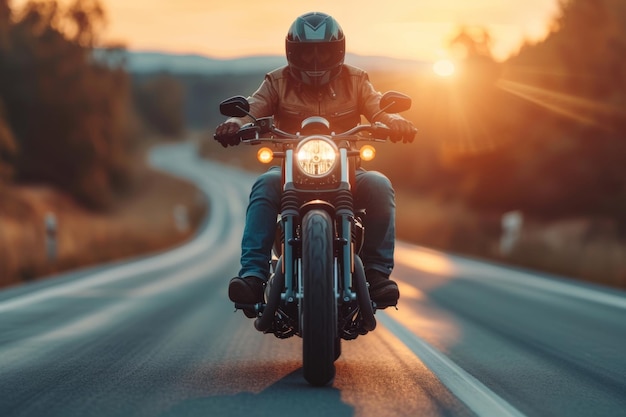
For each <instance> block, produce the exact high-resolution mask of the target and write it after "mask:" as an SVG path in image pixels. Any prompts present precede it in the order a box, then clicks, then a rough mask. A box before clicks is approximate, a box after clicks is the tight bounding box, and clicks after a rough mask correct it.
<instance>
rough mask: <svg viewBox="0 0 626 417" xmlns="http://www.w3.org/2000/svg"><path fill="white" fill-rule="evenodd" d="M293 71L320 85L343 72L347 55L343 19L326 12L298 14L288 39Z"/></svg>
mask: <svg viewBox="0 0 626 417" xmlns="http://www.w3.org/2000/svg"><path fill="white" fill-rule="evenodd" d="M285 49H286V51H287V62H288V64H289V70H290V71H291V74H292V75H293V76H294V77H295V78H296V79H298V80H300V81H302V82H303V83H304V84H308V85H312V86H315V87H319V86H321V85H324V84H327V83H329V82H330V81H331V80H332V79H334V78H335V77H337V76H338V75H339V73H340V72H341V66H342V65H343V59H344V57H345V55H346V38H345V37H344V35H343V30H342V29H341V26H339V23H337V21H336V20H335V19H334V18H333V17H332V16H329V15H327V14H325V13H319V12H312V13H307V14H303V15H302V16H300V17H298V18H297V19H296V20H295V21H294V22H293V24H292V25H291V27H290V28H289V32H288V33H287V38H286V39H285Z"/></svg>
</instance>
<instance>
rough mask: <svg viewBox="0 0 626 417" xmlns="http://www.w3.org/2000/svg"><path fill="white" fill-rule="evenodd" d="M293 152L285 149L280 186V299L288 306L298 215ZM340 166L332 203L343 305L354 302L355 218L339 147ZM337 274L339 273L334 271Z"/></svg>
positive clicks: (292, 291) (345, 152) (343, 152)
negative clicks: (282, 273)
mask: <svg viewBox="0 0 626 417" xmlns="http://www.w3.org/2000/svg"><path fill="white" fill-rule="evenodd" d="M293 152H294V151H293V149H292V148H290V149H287V150H286V151H285V159H284V164H285V165H284V169H283V172H284V176H285V178H284V187H283V199H282V210H281V219H282V222H283V231H284V233H285V236H284V240H283V241H284V248H283V259H284V262H283V263H282V267H283V268H284V270H283V272H284V276H285V277H286V279H285V293H284V295H283V300H284V301H285V302H287V303H292V302H294V301H295V299H296V292H295V289H294V280H293V279H290V278H289V277H293V276H294V269H295V264H294V259H295V256H294V250H295V247H296V236H295V227H294V225H295V224H296V221H297V219H298V217H299V215H300V201H299V199H298V197H297V194H296V192H295V188H294V186H293ZM339 157H340V164H341V186H340V190H339V191H338V192H337V198H336V201H335V202H334V204H335V214H336V219H337V227H338V229H339V231H340V236H339V239H338V242H339V245H340V246H339V247H338V249H339V251H338V253H339V254H340V255H339V256H340V257H341V260H342V262H341V266H342V271H341V272H342V274H341V276H342V277H343V286H342V287H343V290H342V293H341V299H342V300H343V301H344V302H349V301H352V300H355V299H356V293H355V292H353V291H351V288H352V272H353V271H354V259H353V256H354V254H353V248H352V227H353V224H352V222H353V219H354V208H353V202H352V191H351V189H350V178H349V173H350V166H349V160H348V150H347V149H345V148H341V149H340V150H339ZM337 272H339V271H337Z"/></svg>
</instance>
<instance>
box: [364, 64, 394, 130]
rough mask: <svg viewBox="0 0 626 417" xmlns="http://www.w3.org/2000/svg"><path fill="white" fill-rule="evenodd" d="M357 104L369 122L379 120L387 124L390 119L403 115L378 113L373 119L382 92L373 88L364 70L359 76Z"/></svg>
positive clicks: (378, 106)
mask: <svg viewBox="0 0 626 417" xmlns="http://www.w3.org/2000/svg"><path fill="white" fill-rule="evenodd" d="M358 91H359V103H360V104H359V105H360V106H361V113H362V114H363V115H364V116H365V117H366V118H367V120H369V121H370V123H374V122H381V123H384V124H386V125H389V124H390V123H391V121H393V120H397V119H402V120H404V117H402V116H400V115H399V114H395V113H385V112H383V113H380V114H379V115H378V116H376V118H375V119H374V120H373V119H372V118H373V117H374V115H375V114H376V113H377V112H378V111H379V110H380V99H381V98H382V94H381V93H380V92H378V91H376V90H375V89H374V86H373V85H372V83H371V81H370V80H369V77H368V75H367V73H366V72H363V74H362V75H361V77H360V80H359V87H358Z"/></svg>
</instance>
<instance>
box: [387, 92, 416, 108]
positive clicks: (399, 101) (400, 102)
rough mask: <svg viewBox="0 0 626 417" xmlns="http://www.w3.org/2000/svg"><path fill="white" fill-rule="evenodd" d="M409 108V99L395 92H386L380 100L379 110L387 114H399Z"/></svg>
mask: <svg viewBox="0 0 626 417" xmlns="http://www.w3.org/2000/svg"><path fill="white" fill-rule="evenodd" d="M410 108H411V97H409V96H407V95H406V94H402V93H399V92H397V91H388V92H386V93H385V94H383V96H382V98H381V99H380V109H381V110H382V111H385V112H387V113H400V112H403V111H406V110H408V109H410Z"/></svg>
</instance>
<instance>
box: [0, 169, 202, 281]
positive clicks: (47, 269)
mask: <svg viewBox="0 0 626 417" xmlns="http://www.w3.org/2000/svg"><path fill="white" fill-rule="evenodd" d="M0 201H1V202H2V204H0V287H6V286H10V285H15V284H18V283H21V282H25V281H30V280H33V279H38V278H42V277H45V276H47V275H50V274H54V273H58V272H61V271H67V270H71V269H74V268H78V267H84V266H88V265H94V264H98V263H104V262H108V261H114V260H120V259H124V258H129V257H133V256H138V255H143V254H148V253H151V252H155V251H159V250H163V249H166V248H169V247H172V246H175V245H178V244H181V243H183V242H184V241H186V240H188V239H189V238H190V237H191V236H192V234H193V233H194V231H195V229H196V227H197V225H198V224H199V222H200V221H201V220H202V218H203V217H204V216H205V214H206V213H207V206H206V203H205V201H204V199H203V198H201V196H200V195H199V193H198V191H197V190H196V188H195V187H194V186H193V185H191V184H188V183H186V182H184V181H182V180H179V179H176V178H172V177H170V176H168V175H166V174H163V173H160V172H158V171H154V170H150V169H148V168H146V171H145V172H144V173H143V175H142V179H141V186H140V187H139V188H138V190H137V192H136V193H134V194H133V195H131V196H128V197H126V198H124V199H123V200H120V201H119V202H118V203H117V204H116V205H115V207H114V208H113V209H112V210H110V211H108V212H104V213H98V212H93V211H89V210H86V209H85V208H83V207H81V206H80V205H78V204H77V203H76V202H74V201H73V200H72V199H71V198H69V197H68V196H66V195H64V194H62V193H59V192H58V191H56V190H54V189H52V188H49V187H43V186H40V187H36V186H20V187H5V188H3V189H1V190H0ZM177 207H178V208H177ZM180 207H184V208H183V209H181V208H180ZM175 211H179V212H181V211H186V214H187V216H186V219H183V220H184V221H183V222H180V221H178V222H177V221H176V219H175ZM50 215H54V217H55V220H56V225H57V233H56V247H54V248H53V247H51V246H49V244H48V243H47V240H46V224H45V223H46V218H47V217H49V216H50ZM185 224H186V226H187V227H184V226H185ZM51 249H54V250H51Z"/></svg>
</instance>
